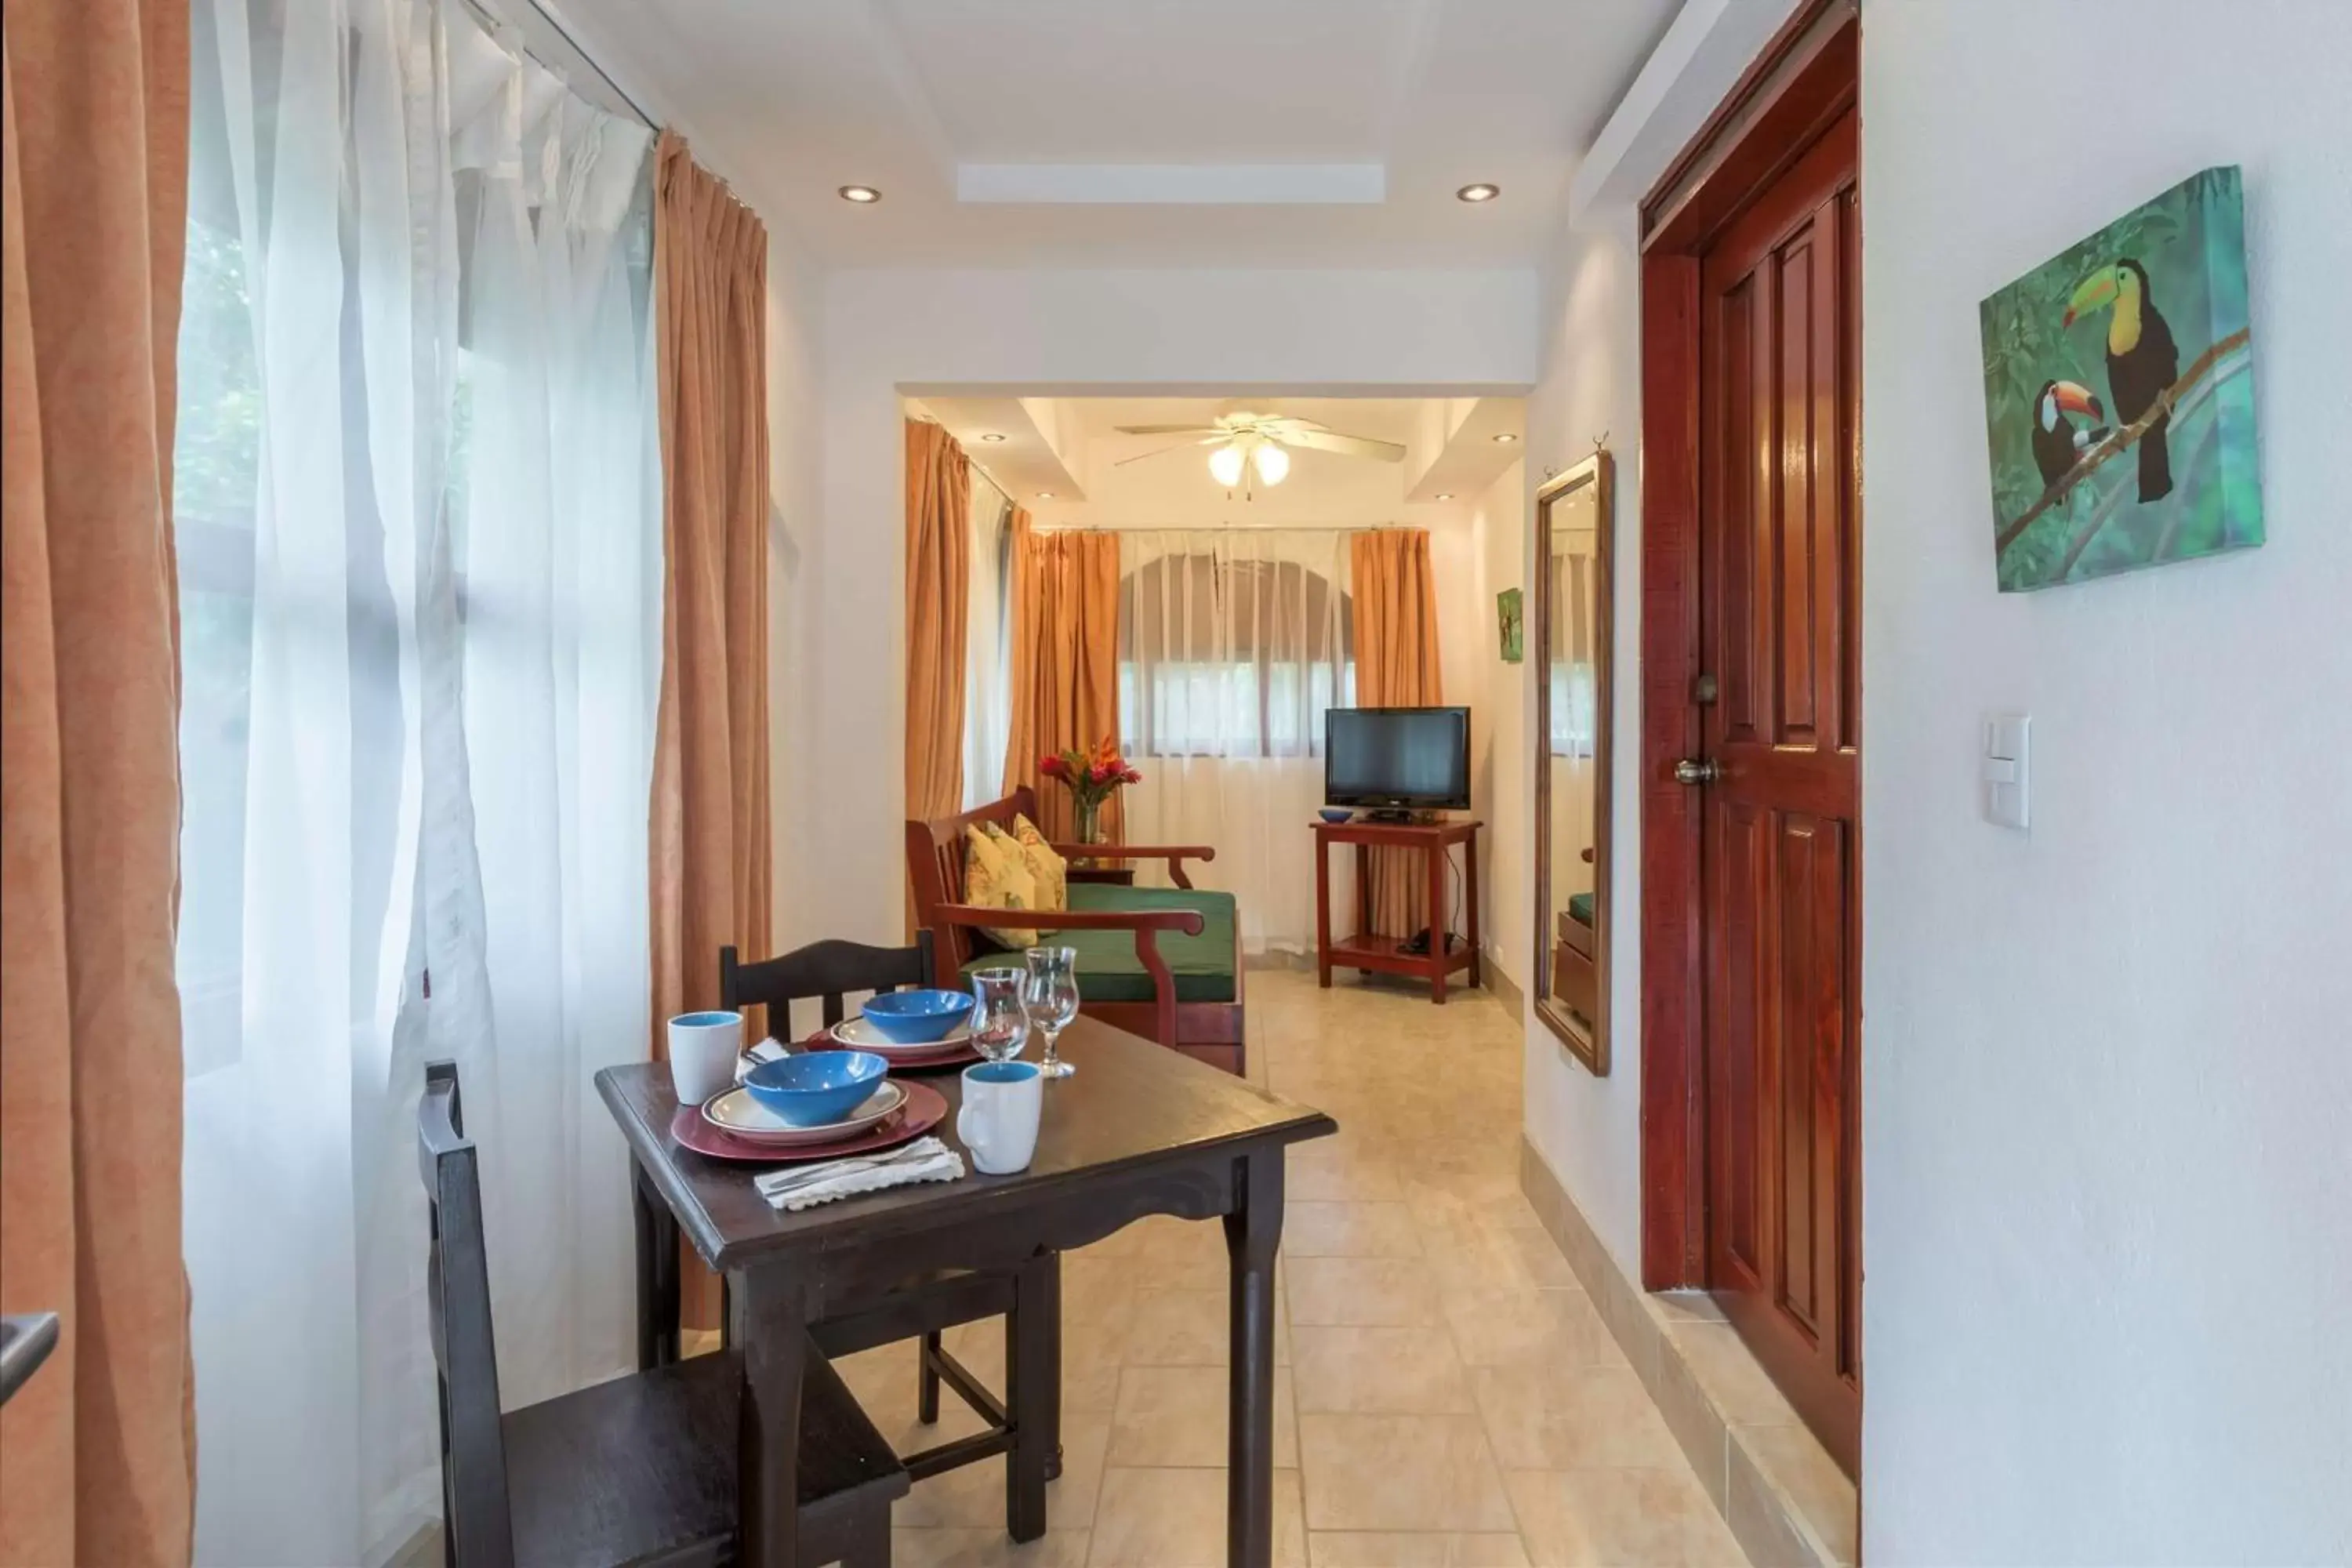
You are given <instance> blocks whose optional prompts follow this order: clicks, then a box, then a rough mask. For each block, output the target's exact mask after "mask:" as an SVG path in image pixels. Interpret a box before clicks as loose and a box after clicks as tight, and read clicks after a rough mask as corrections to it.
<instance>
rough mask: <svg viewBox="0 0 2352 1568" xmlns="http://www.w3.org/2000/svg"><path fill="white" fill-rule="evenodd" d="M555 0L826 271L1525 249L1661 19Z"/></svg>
mask: <svg viewBox="0 0 2352 1568" xmlns="http://www.w3.org/2000/svg"><path fill="white" fill-rule="evenodd" d="M548 3H549V4H550V5H551V6H556V8H558V9H559V10H560V13H561V15H562V16H563V17H564V19H565V21H566V22H567V24H568V25H569V26H572V27H573V29H574V30H575V31H576V32H578V33H579V34H580V35H581V37H583V40H584V41H586V42H588V43H589V44H590V45H591V47H592V48H593V51H594V52H595V53H596V54H597V55H598V57H599V58H601V59H602V60H603V62H604V64H605V65H606V66H607V67H608V68H610V69H611V70H612V71H613V73H614V75H615V76H617V77H619V78H620V79H622V80H623V82H624V83H625V84H626V85H628V86H629V87H630V88H631V89H632V91H633V92H635V93H636V94H637V95H638V96H639V97H640V98H641V100H646V102H647V107H648V108H650V109H653V110H656V112H664V113H667V115H668V116H670V117H671V118H673V119H675V120H676V121H677V122H678V123H680V124H681V125H683V126H685V127H686V128H688V131H689V132H691V134H692V135H693V136H694V137H695V138H696V140H697V150H698V153H700V154H701V155H702V156H704V158H705V159H706V161H709V162H710V163H713V164H714V165H715V166H717V167H719V169H720V170H722V171H723V172H724V173H726V174H728V175H729V176H730V178H731V179H732V180H733V181H734V182H735V183H736V184H738V185H739V186H740V187H742V188H744V190H745V191H746V194H747V195H750V196H751V198H752V199H753V200H754V201H755V202H756V203H758V204H759V205H761V207H762V209H763V211H764V212H765V213H766V216H768V217H769V218H770V220H771V221H772V222H773V223H779V224H781V225H782V226H783V227H785V228H786V229H788V230H789V231H790V232H792V233H793V234H794V235H795V236H797V237H800V238H801V239H802V241H803V243H805V244H806V245H808V246H809V247H812V248H813V249H814V250H815V251H816V252H817V254H818V256H819V257H820V258H822V259H823V260H824V261H825V262H827V263H828V264H831V265H835V266H962V267H1015V266H1079V267H1097V266H1167V265H1198V264H1203V263H1207V264H1213V265H1217V266H1225V267H1249V266H1274V267H1292V266H1334V267H1368V266H1369V267H1381V266H1388V267H1393V266H1427V265H1447V266H1463V265H1477V266H1494V265H1516V264H1523V263H1526V262H1528V261H1531V260H1533V259H1534V258H1535V257H1536V255H1537V254H1538V251H1539V249H1540V247H1541V246H1542V245H1543V243H1544V242H1545V241H1546V240H1547V239H1548V238H1549V236H1550V235H1551V233H1552V232H1553V231H1554V229H1555V228H1556V227H1557V226H1558V222H1559V216H1560V213H1561V211H1562V204H1563V202H1564V199H1565V195H1566V192H1567V187H1568V183H1569V178H1570V175H1571V174H1573V173H1574V170H1575V167H1576V163H1577V160H1578V157H1579V156H1580V153H1581V152H1582V150H1583V149H1584V147H1585V146H1586V145H1587V144H1588V143H1589V142H1590V141H1591V137H1592V136H1593V134H1594V132H1596V131H1597V130H1598V129H1599V127H1600V126H1601V122H1602V121H1603V120H1604V119H1606V117H1607V115H1608V111H1609V110H1610V109H1611V107H1612V105H1613V104H1614V103H1615V102H1616V100H1617V99H1618V97H1619V96H1620V95H1621V94H1622V91H1623V90H1624V89H1625V87H1626V85H1627V84H1628V83H1629V82H1630V81H1631V80H1632V79H1633V75H1634V73H1635V71H1636V70H1637V69H1638V68H1639V67H1640V64H1641V61H1642V59H1643V57H1644V56H1645V55H1646V54H1647V53H1648V51H1649V49H1650V47H1651V46H1652V45H1653V44H1654V43H1655V42H1656V40H1657V38H1658V37H1659V36H1660V35H1661V34H1662V33H1663V31H1664V28H1665V26H1666V24H1667V23H1668V21H1669V20H1670V19H1671V18H1672V16H1673V14H1674V12H1675V7H1676V0H560V5H557V0H548ZM1473 181H1491V182H1494V183H1496V184H1500V185H1501V186H1502V187H1503V195H1502V197H1501V199H1500V200H1498V201H1495V202H1492V203H1488V204H1486V205H1483V206H1473V205H1466V204H1464V203H1461V202H1457V201H1456V200H1454V191H1455V189H1456V188H1457V187H1459V186H1461V185H1464V184H1469V183H1471V182H1473ZM844 184H869V185H873V186H876V187H877V188H879V189H880V190H881V191H882V192H883V195H884V199H883V200H882V202H880V203H879V204H878V205H873V206H869V207H856V206H853V205H850V204H848V203H846V202H844V201H842V200H840V199H839V197H838V196H837V195H835V189H836V187H838V186H841V185H844ZM960 190H961V192H962V193H963V196H962V199H960V198H959V191H960Z"/></svg>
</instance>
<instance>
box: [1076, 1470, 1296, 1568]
mask: <svg viewBox="0 0 2352 1568" xmlns="http://www.w3.org/2000/svg"><path fill="white" fill-rule="evenodd" d="M1225 1560H1226V1558H1225V1472H1224V1471H1223V1470H1205V1469H1129V1468H1118V1469H1113V1470H1108V1471H1106V1472H1105V1473H1104V1475H1103V1484H1102V1504H1101V1506H1100V1507H1099V1508H1098V1509H1097V1510H1096V1511H1095V1523H1094V1531H1093V1540H1092V1542H1090V1544H1089V1550H1088V1552H1087V1563H1089V1564H1090V1565H1091V1568H1223V1564H1224V1563H1225ZM1274 1560H1275V1562H1276V1563H1277V1564H1278V1565H1281V1568H1306V1563H1307V1532H1306V1528H1305V1526H1304V1524H1303V1523H1302V1522H1301V1510H1300V1506H1299V1494H1298V1472H1297V1471H1296V1470H1276V1472H1275V1475H1274Z"/></svg>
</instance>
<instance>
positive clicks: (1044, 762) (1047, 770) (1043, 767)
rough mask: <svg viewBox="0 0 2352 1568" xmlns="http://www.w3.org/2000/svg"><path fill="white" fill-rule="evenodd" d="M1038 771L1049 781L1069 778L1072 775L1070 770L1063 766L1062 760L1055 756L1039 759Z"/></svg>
mask: <svg viewBox="0 0 2352 1568" xmlns="http://www.w3.org/2000/svg"><path fill="white" fill-rule="evenodd" d="M1037 771H1038V772H1039V773H1043V774H1044V775H1045V777H1047V778H1049V779H1059V778H1067V777H1068V776H1069V773H1070V770H1069V769H1068V768H1067V767H1066V766H1065V765H1064V764H1063V762H1062V759H1061V758H1059V757H1055V756H1045V757H1040V758H1038V759H1037Z"/></svg>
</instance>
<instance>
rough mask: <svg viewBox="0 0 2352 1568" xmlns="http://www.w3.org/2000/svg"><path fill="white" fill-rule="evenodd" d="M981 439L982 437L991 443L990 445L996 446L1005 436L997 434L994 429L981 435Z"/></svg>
mask: <svg viewBox="0 0 2352 1568" xmlns="http://www.w3.org/2000/svg"><path fill="white" fill-rule="evenodd" d="M981 439H982V440H983V441H985V442H987V443H989V445H991V446H994V445H995V444H996V443H997V442H999V441H1002V440H1003V439H1004V437H1002V436H999V435H997V434H996V433H995V432H994V431H990V432H989V433H988V434H987V435H985V436H982V437H981Z"/></svg>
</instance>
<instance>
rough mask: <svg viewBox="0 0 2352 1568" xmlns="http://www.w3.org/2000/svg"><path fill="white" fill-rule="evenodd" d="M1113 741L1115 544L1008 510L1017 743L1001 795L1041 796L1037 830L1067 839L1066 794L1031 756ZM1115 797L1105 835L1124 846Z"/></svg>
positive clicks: (1104, 536)
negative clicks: (1027, 790)
mask: <svg viewBox="0 0 2352 1568" xmlns="http://www.w3.org/2000/svg"><path fill="white" fill-rule="evenodd" d="M1106 735H1108V736H1111V737H1112V738H1113V739H1116V738H1117V737H1118V540H1117V539H1116V538H1115V537H1113V536H1112V535H1110V534H1108V533H1080V532H1076V531H1072V532H1051V533H1049V532H1043V531H1039V530H1038V529H1036V528H1034V526H1032V525H1031V522H1030V519H1029V514H1028V513H1027V512H1025V511H1022V510H1018V509H1016V510H1014V511H1013V738H1012V740H1011V741H1010V742H1008V743H1007V745H1006V746H1005V749H1004V788H1005V792H1006V793H1007V794H1011V793H1012V792H1013V790H1016V789H1018V788H1020V787H1021V786H1022V785H1023V784H1027V785H1029V786H1030V787H1031V788H1032V789H1034V790H1035V791H1036V792H1037V826H1039V827H1040V828H1042V829H1043V830H1044V831H1045V837H1048V838H1051V839H1054V840H1055V841H1057V842H1067V841H1068V840H1069V838H1070V837H1071V836H1072V834H1073V833H1074V832H1075V831H1076V823H1075V821H1074V820H1073V816H1074V814H1073V813H1072V811H1071V808H1070V792H1069V791H1068V790H1066V789H1065V788H1063V787H1062V786H1061V785H1060V784H1055V782H1054V781H1053V780H1051V779H1046V778H1041V777H1040V776H1039V775H1038V773H1037V759H1038V758H1039V757H1041V756H1044V755H1045V754H1046V753H1048V752H1060V751H1066V750H1070V749H1073V748H1077V749H1084V748H1088V747H1091V746H1093V745H1094V744H1095V742H1097V741H1100V740H1101V739H1102V738H1103V737H1104V736H1106ZM1121 821H1122V818H1121V816H1120V811H1119V797H1118V795H1112V796H1111V798H1110V800H1109V802H1108V804H1107V805H1105V806H1104V808H1103V816H1102V828H1103V832H1104V833H1105V834H1106V835H1107V836H1108V837H1109V839H1110V840H1111V841H1112V842H1113V843H1118V842H1122V841H1123V840H1124V837H1125V835H1124V833H1123V832H1122V831H1121V826H1120V825H1121Z"/></svg>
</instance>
